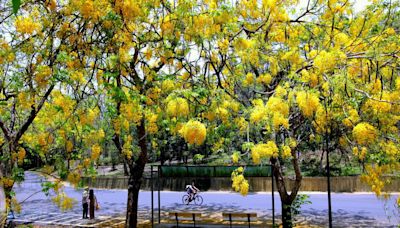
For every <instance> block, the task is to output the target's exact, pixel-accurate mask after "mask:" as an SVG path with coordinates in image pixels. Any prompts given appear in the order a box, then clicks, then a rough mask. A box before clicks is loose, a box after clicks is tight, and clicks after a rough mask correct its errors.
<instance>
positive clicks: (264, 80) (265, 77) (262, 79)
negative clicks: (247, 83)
mask: <svg viewBox="0 0 400 228" xmlns="http://www.w3.org/2000/svg"><path fill="white" fill-rule="evenodd" d="M271 81H272V76H271V74H268V73H265V74H261V75H260V76H259V77H258V78H257V83H259V84H264V85H269V83H271Z"/></svg>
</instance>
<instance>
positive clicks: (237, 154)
mask: <svg viewBox="0 0 400 228" xmlns="http://www.w3.org/2000/svg"><path fill="white" fill-rule="evenodd" d="M231 158H232V162H233V163H234V164H237V163H238V162H239V158H240V154H239V153H238V152H235V153H233V154H232V156H231Z"/></svg>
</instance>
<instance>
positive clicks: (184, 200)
mask: <svg viewBox="0 0 400 228" xmlns="http://www.w3.org/2000/svg"><path fill="white" fill-rule="evenodd" d="M182 203H183V204H185V205H188V204H189V196H188V195H184V196H183V197H182Z"/></svg>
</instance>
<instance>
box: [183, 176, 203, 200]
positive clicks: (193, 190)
mask: <svg viewBox="0 0 400 228" xmlns="http://www.w3.org/2000/svg"><path fill="white" fill-rule="evenodd" d="M199 191H200V190H199V189H198V188H197V187H196V186H195V185H194V181H192V184H191V185H186V192H187V193H188V194H189V202H191V201H192V200H193V197H194V196H195V195H196V193H197V192H199Z"/></svg>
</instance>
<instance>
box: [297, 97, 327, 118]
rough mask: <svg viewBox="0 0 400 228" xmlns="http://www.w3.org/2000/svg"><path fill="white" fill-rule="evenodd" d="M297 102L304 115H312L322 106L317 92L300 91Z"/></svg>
mask: <svg viewBox="0 0 400 228" xmlns="http://www.w3.org/2000/svg"><path fill="white" fill-rule="evenodd" d="M296 101H297V104H298V105H299V108H300V110H301V112H302V113H303V115H304V116H306V117H312V116H313V115H314V113H315V112H316V111H317V109H318V107H320V105H321V104H320V103H319V97H318V94H317V93H312V92H306V91H299V92H298V93H297V97H296Z"/></svg>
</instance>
